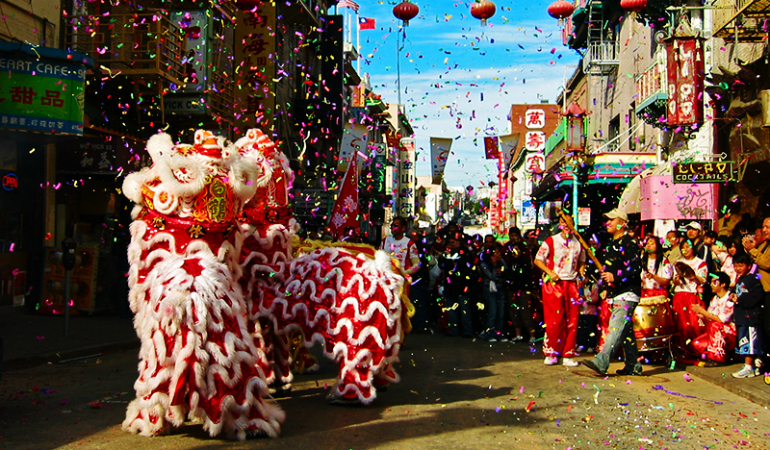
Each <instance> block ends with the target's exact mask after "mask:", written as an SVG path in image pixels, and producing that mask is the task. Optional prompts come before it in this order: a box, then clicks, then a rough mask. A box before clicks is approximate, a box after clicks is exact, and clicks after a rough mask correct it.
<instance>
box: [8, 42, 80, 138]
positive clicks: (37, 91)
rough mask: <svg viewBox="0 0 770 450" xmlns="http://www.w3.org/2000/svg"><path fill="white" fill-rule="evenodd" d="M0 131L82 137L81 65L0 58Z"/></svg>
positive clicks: (31, 59)
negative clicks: (19, 130)
mask: <svg viewBox="0 0 770 450" xmlns="http://www.w3.org/2000/svg"><path fill="white" fill-rule="evenodd" d="M0 73H2V74H3V76H2V77H0V127H2V128H15V129H22V130H34V131H41V132H45V133H59V134H74V135H82V134H83V104H84V101H85V94H84V92H83V88H84V85H85V79H86V68H85V66H84V65H83V64H76V63H69V62H64V61H56V60H48V59H36V58H32V57H24V56H21V57H8V56H0Z"/></svg>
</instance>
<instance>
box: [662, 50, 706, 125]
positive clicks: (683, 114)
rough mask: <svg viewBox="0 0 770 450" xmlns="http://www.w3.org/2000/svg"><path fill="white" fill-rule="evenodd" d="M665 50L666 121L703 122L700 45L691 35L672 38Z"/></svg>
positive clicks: (681, 122) (701, 51)
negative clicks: (666, 64) (666, 62)
mask: <svg viewBox="0 0 770 450" xmlns="http://www.w3.org/2000/svg"><path fill="white" fill-rule="evenodd" d="M666 50H667V53H668V66H667V75H668V124H669V125H671V126H676V125H692V124H696V123H701V122H703V46H702V45H701V40H700V39H699V38H695V37H674V38H673V39H671V41H669V42H668V43H667V45H666Z"/></svg>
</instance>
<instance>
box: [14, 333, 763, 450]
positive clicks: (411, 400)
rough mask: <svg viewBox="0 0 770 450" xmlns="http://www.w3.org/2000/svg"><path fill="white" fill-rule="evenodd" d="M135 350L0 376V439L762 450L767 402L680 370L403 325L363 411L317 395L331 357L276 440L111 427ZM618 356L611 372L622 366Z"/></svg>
mask: <svg viewBox="0 0 770 450" xmlns="http://www.w3.org/2000/svg"><path fill="white" fill-rule="evenodd" d="M136 364H137V360H136V351H124V352H114V353H108V354H106V355H104V356H102V357H100V358H92V359H87V360H79V361H73V362H70V363H66V364H48V365H42V366H38V367H33V368H28V369H24V370H17V371H11V372H8V373H5V374H4V377H3V380H2V382H1V383H0V392H1V394H0V396H1V399H0V449H27V448H29V449H55V448H65V449H84V450H86V449H88V450H90V449H133V448H142V449H209V448H235V449H240V448H260V449H305V448H306V449H344V450H347V449H356V450H358V449H402V448H409V449H458V448H460V449H465V448H468V449H471V448H472V449H477V448H478V449H482V448H483V449H496V448H506V449H528V450H539V449H560V450H565V449H572V450H578V449H594V448H612V449H688V450H691V449H723V448H724V449H727V448H730V449H732V448H754V449H768V448H770V412H769V411H768V410H767V408H766V407H763V406H760V405H757V404H754V403H751V402H750V401H748V400H746V399H744V398H741V397H736V396H735V395H734V394H731V393H729V392H728V391H726V390H723V389H722V388H720V387H718V386H715V385H713V384H711V383H708V382H706V381H703V380H700V379H698V378H697V377H695V376H692V375H689V374H687V373H685V372H671V371H669V370H668V369H666V368H663V367H653V366H645V369H646V370H647V373H648V376H645V377H619V376H611V377H608V378H604V379H603V378H599V377H597V376H594V375H593V372H590V371H589V370H588V369H586V368H583V367H578V368H565V367H562V366H552V367H546V366H544V365H543V362H542V357H541V355H540V353H539V352H537V349H533V348H530V347H528V346H526V345H521V344H519V345H513V344H508V343H495V344H489V343H485V342H482V341H479V340H470V339H459V338H449V337H444V336H432V335H411V336H409V337H408V340H407V343H406V346H405V348H404V349H403V350H402V352H401V364H400V369H399V370H400V375H401V377H402V382H401V383H399V384H396V385H393V386H391V388H390V389H389V390H388V391H387V392H384V393H380V398H379V399H378V400H377V401H375V403H374V404H373V405H371V406H369V407H340V406H331V405H327V404H326V403H325V401H324V397H325V395H326V393H327V390H326V387H327V386H329V385H331V384H332V383H333V378H334V375H335V373H336V369H335V366H334V365H332V364H331V363H330V362H327V361H323V362H322V370H321V372H320V373H318V374H315V375H304V376H302V375H301V376H298V377H297V379H296V382H295V383H294V386H295V388H294V392H293V393H292V395H291V397H288V398H283V399H278V400H277V402H278V403H279V404H280V405H281V407H282V408H283V409H284V410H285V411H286V415H287V418H286V422H285V423H284V425H283V430H282V436H281V437H280V438H278V439H269V438H259V439H253V440H249V441H246V442H233V441H227V440H225V439H220V438H210V437H208V436H207V435H206V434H205V433H203V431H202V429H201V428H200V426H188V427H184V428H182V429H179V430H177V431H176V432H174V433H173V434H171V435H169V436H162V437H155V438H143V437H139V436H135V435H131V434H128V433H125V432H123V431H121V429H120V423H121V422H122V420H123V417H124V413H125V407H126V405H127V403H128V401H129V400H130V399H131V398H132V397H133V392H132V385H133V382H134V379H135V376H136ZM620 367H621V364H619V363H618V364H614V365H613V366H612V367H611V370H612V371H613V372H614V370H615V369H617V368H620Z"/></svg>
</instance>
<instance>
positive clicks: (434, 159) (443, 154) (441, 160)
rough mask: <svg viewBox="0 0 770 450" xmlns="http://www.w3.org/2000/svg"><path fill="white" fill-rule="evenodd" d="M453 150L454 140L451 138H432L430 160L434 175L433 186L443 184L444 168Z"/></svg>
mask: <svg viewBox="0 0 770 450" xmlns="http://www.w3.org/2000/svg"><path fill="white" fill-rule="evenodd" d="M451 148H452V139H450V138H438V137H432V138H430V159H431V165H432V166H433V167H432V175H433V179H432V181H433V184H441V179H442V178H443V177H444V168H445V167H446V162H447V159H449V150H450V149H451Z"/></svg>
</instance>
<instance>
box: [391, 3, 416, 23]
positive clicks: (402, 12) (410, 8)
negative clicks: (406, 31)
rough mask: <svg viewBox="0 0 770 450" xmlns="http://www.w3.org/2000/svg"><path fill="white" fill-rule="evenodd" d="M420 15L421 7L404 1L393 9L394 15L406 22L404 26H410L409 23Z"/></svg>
mask: <svg viewBox="0 0 770 450" xmlns="http://www.w3.org/2000/svg"><path fill="white" fill-rule="evenodd" d="M419 13H420V7H419V6H417V5H415V4H414V3H412V2H409V1H406V0H405V1H403V2H401V3H399V4H398V5H396V6H394V7H393V15H394V16H396V18H397V19H401V20H403V21H404V26H405V27H408V26H409V21H410V20H411V19H414V17H415V16H416V15H417V14H419Z"/></svg>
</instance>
